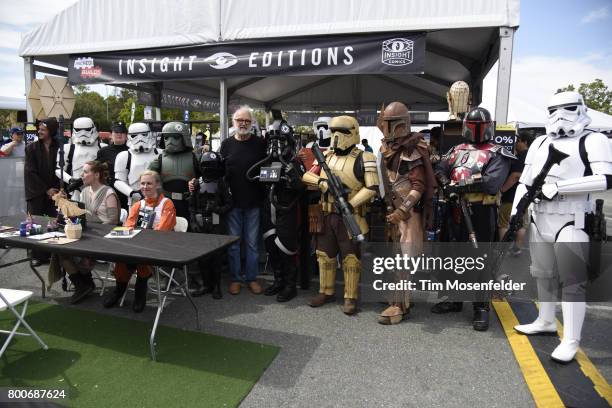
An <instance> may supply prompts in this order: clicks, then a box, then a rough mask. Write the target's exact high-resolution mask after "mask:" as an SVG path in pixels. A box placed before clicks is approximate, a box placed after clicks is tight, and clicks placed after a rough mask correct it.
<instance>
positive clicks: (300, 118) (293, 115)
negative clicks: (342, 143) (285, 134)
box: [287, 111, 429, 126]
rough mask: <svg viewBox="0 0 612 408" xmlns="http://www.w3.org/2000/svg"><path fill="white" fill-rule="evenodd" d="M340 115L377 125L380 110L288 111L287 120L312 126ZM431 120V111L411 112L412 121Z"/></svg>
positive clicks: (298, 124)
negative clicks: (349, 111) (318, 120)
mask: <svg viewBox="0 0 612 408" xmlns="http://www.w3.org/2000/svg"><path fill="white" fill-rule="evenodd" d="M340 115H349V116H353V117H355V119H357V122H359V126H376V119H377V118H378V112H376V111H360V112H357V113H346V112H287V121H288V122H289V123H290V124H291V125H294V126H312V123H313V122H314V121H315V120H317V119H318V118H320V117H325V116H327V117H330V118H333V117H334V116H340ZM428 120H429V112H410V122H411V123H421V122H427V121H428Z"/></svg>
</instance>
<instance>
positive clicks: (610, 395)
mask: <svg viewBox="0 0 612 408" xmlns="http://www.w3.org/2000/svg"><path fill="white" fill-rule="evenodd" d="M538 306H539V305H538ZM557 333H558V334H559V338H561V339H562V338H563V325H562V324H561V322H560V321H559V320H557ZM576 361H577V362H578V365H579V366H580V369H581V370H582V372H583V373H584V375H585V376H587V377H588V378H590V379H591V381H592V382H593V385H594V388H595V391H597V393H598V394H599V395H600V396H601V397H602V398H603V399H605V400H606V401H607V402H608V404H610V406H612V387H611V386H610V384H608V382H607V381H606V379H605V378H604V376H603V375H601V373H600V372H599V370H598V369H597V367H595V364H593V363H592V362H591V360H589V358H588V357H587V355H586V354H585V353H584V351H582V349H581V348H579V349H578V352H577V353H576Z"/></svg>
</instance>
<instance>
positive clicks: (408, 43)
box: [382, 38, 414, 66]
mask: <svg viewBox="0 0 612 408" xmlns="http://www.w3.org/2000/svg"><path fill="white" fill-rule="evenodd" d="M413 49H414V43H413V42H412V40H408V39H407V38H392V39H390V40H386V41H383V43H382V63H383V64H385V65H391V66H402V65H408V64H412V51H413Z"/></svg>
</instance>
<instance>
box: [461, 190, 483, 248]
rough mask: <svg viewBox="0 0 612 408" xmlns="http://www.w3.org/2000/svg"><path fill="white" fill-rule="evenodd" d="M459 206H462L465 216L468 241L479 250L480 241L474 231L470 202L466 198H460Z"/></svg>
mask: <svg viewBox="0 0 612 408" xmlns="http://www.w3.org/2000/svg"><path fill="white" fill-rule="evenodd" d="M459 205H460V206H461V213H462V214H463V220H464V222H465V228H466V229H467V232H468V239H469V240H470V242H471V243H472V246H473V247H474V248H475V249H478V241H477V240H476V230H474V224H473V223H472V210H471V209H470V208H469V206H468V202H467V200H466V199H465V197H459Z"/></svg>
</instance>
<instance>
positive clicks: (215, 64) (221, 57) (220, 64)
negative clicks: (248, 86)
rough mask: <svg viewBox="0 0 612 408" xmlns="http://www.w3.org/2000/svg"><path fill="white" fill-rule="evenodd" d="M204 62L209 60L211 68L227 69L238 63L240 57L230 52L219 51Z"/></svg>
mask: <svg viewBox="0 0 612 408" xmlns="http://www.w3.org/2000/svg"><path fill="white" fill-rule="evenodd" d="M204 62H207V63H208V65H210V67H211V68H214V69H225V68H229V67H231V66H233V65H236V64H237V63H238V58H237V57H236V56H235V55H233V54H230V53H229V52H218V53H216V54H213V55H211V56H210V57H208V58H206V59H205V60H204Z"/></svg>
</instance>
